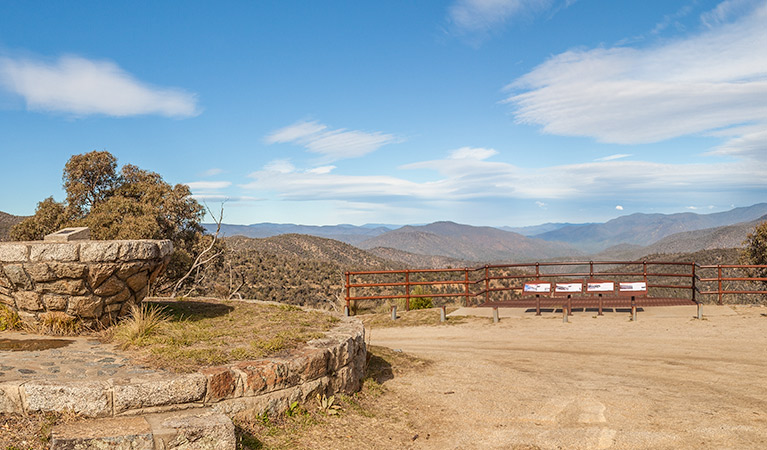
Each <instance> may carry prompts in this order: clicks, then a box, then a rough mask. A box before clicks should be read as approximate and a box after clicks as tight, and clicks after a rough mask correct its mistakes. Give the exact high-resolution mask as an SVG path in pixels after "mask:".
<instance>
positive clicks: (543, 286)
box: [525, 283, 551, 294]
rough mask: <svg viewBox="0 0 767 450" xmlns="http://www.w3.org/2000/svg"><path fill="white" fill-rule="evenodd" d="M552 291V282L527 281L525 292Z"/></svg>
mask: <svg viewBox="0 0 767 450" xmlns="http://www.w3.org/2000/svg"><path fill="white" fill-rule="evenodd" d="M550 291H551V283H525V292H532V293H538V294H540V293H549V292H550Z"/></svg>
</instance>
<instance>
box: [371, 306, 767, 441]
mask: <svg viewBox="0 0 767 450" xmlns="http://www.w3.org/2000/svg"><path fill="white" fill-rule="evenodd" d="M473 311H475V312H477V313H479V314H480V315H481V314H488V311H486V310H483V309H479V308H475V309H473ZM704 314H705V317H704V320H695V319H694V318H693V316H694V315H695V308H694V307H669V308H654V309H648V311H646V312H642V313H640V315H639V320H638V321H637V322H631V321H630V320H629V315H628V314H625V313H608V314H606V315H605V316H603V317H596V313H590V312H576V313H575V315H574V316H572V317H571V318H570V322H569V323H563V322H562V317H561V315H559V314H548V315H547V314H544V315H543V316H541V317H535V316H534V315H533V314H530V313H524V312H522V311H521V310H514V311H504V312H502V314H501V317H502V319H501V322H500V323H498V324H492V323H491V321H490V320H489V319H487V320H483V321H480V322H477V321H476V320H473V321H469V322H468V323H465V324H461V325H457V326H454V327H433V326H420V327H412V328H375V327H373V328H372V329H370V330H368V335H369V337H370V342H371V344H373V345H382V346H386V347H390V348H392V349H396V350H402V351H403V352H405V353H406V354H411V355H413V356H416V357H419V358H424V359H428V360H429V361H431V364H429V365H428V366H427V367H425V368H423V369H420V370H418V371H417V372H415V373H406V374H404V375H403V376H400V377H396V376H395V377H394V378H393V379H391V380H389V381H387V382H386V383H385V385H386V387H387V389H389V390H390V391H391V392H392V394H393V395H395V396H396V397H397V398H399V399H400V402H402V403H403V405H402V406H403V407H405V408H407V410H408V411H409V412H410V413H409V414H408V416H409V419H408V420H409V422H410V425H411V426H412V428H413V429H414V430H415V431H416V433H417V434H418V435H419V438H418V439H414V440H413V442H412V444H411V445H412V448H423V449H474V448H512V449H514V448H516V449H537V448H540V449H559V448H563V449H581V448H582V449H608V448H613V449H635V448H653V449H679V448H716V449H724V448H732V449H762V448H767V377H765V376H764V375H765V373H767V308H764V307H746V306H741V307H730V306H724V307H714V306H706V307H705V308H704ZM424 436H428V439H424Z"/></svg>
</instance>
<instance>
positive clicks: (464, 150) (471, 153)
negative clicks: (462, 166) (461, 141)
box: [450, 147, 498, 160]
mask: <svg viewBox="0 0 767 450" xmlns="http://www.w3.org/2000/svg"><path fill="white" fill-rule="evenodd" d="M497 154H498V152H497V151H495V150H493V149H492V148H477V147H461V148H459V149H457V150H453V151H452V152H450V159H477V160H483V159H487V158H489V157H491V156H494V155H497Z"/></svg>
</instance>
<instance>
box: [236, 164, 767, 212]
mask: <svg viewBox="0 0 767 450" xmlns="http://www.w3.org/2000/svg"><path fill="white" fill-rule="evenodd" d="M399 170H404V171H419V170H421V171H422V170H428V171H434V172H437V173H438V174H439V177H438V178H437V179H436V180H435V181H429V182H416V181H410V180H408V179H405V178H404V177H398V176H384V175H370V176H363V175H356V176H350V175H338V174H332V173H320V172H317V171H297V170H293V171H290V172H278V171H274V170H261V171H257V172H254V173H252V174H251V175H250V177H251V178H253V181H252V182H250V183H248V184H246V185H242V186H241V187H243V188H246V189H253V190H258V191H260V190H265V191H272V192H276V193H277V195H278V196H279V197H281V198H284V199H291V200H309V199H312V200H317V199H322V200H348V201H366V202H372V201H388V199H392V198H399V199H407V200H412V201H421V202H439V201H458V202H460V201H471V200H476V199H492V198H505V199H530V200H533V201H539V202H544V201H548V200H578V201H583V200H588V199H603V198H610V197H612V198H632V199H636V198H638V197H643V198H654V197H657V196H659V195H663V196H664V197H671V196H674V197H679V198H686V197H689V196H698V195H700V194H701V192H719V193H723V192H743V191H745V190H751V191H758V190H767V165H764V164H753V163H751V162H749V161H746V160H742V161H736V162H729V163H721V162H719V163H711V164H660V163H653V162H646V161H604V162H590V163H583V164H569V165H561V166H551V167H544V168H534V169H533V168H521V167H517V166H514V165H512V164H508V163H504V162H492V161H482V160H477V159H451V158H446V159H440V160H431V161H422V162H417V163H411V164H407V165H403V166H400V167H399Z"/></svg>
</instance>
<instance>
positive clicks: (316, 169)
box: [307, 166, 336, 174]
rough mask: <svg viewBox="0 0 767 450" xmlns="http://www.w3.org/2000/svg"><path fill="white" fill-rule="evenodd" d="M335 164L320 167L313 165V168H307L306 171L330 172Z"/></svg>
mask: <svg viewBox="0 0 767 450" xmlns="http://www.w3.org/2000/svg"><path fill="white" fill-rule="evenodd" d="M335 168H336V166H321V167H315V168H314V169H309V170H307V172H308V173H319V174H323V173H330V172H331V171H332V170H333V169H335Z"/></svg>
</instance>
